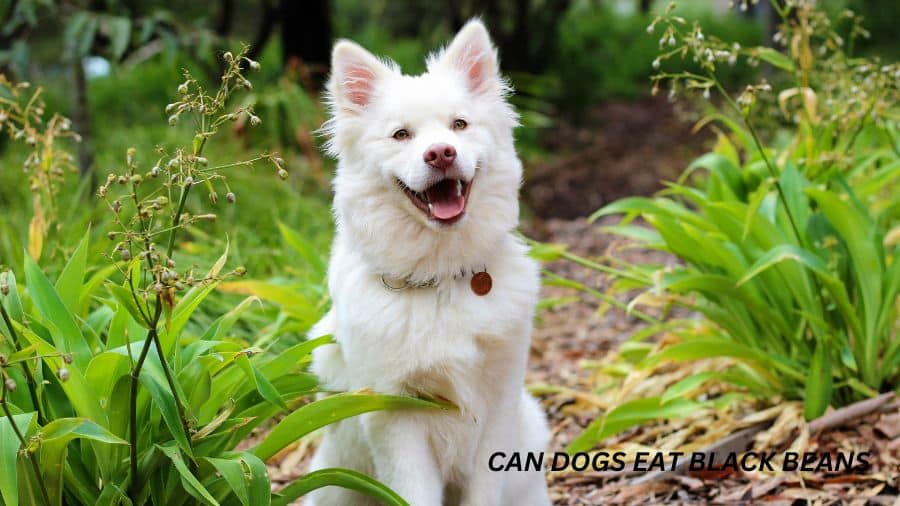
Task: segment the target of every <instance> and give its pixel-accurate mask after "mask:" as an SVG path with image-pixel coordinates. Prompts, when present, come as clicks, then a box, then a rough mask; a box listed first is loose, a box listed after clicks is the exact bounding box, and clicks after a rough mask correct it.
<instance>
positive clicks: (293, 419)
mask: <svg viewBox="0 0 900 506" xmlns="http://www.w3.org/2000/svg"><path fill="white" fill-rule="evenodd" d="M422 408H438V409H448V408H449V406H448V405H446V404H439V403H437V402H434V401H428V400H425V399H419V398H416V397H404V396H397V395H383V394H374V393H366V392H348V393H342V394H337V395H332V396H331V397H326V398H324V399H320V400H317V401H315V402H312V403H310V404H307V405H305V406H303V407H301V408H300V409H298V410H296V411H294V412H293V413H291V414H290V415H288V416H286V417H285V418H284V420H282V421H281V422H279V423H278V425H276V426H275V427H274V428H273V429H272V431H271V432H270V433H269V435H268V436H266V437H265V439H263V440H262V442H261V443H259V445H257V446H256V447H255V448H254V449H253V450H252V451H253V453H254V454H255V455H256V456H258V457H259V458H261V459H263V460H268V459H269V458H271V457H272V456H273V455H275V454H276V453H278V452H279V451H281V450H282V449H283V448H284V447H286V446H287V445H289V444H291V443H293V442H295V441H297V440H298V439H300V438H301V437H303V436H305V435H306V434H309V433H310V432H312V431H314V430H316V429H318V428H320V427H324V426H326V425H328V424H331V423H334V422H336V421H338V420H343V419H345V418H350V417H352V416H356V415H360V414H362V413H368V412H370V411H377V410H382V409H422Z"/></svg>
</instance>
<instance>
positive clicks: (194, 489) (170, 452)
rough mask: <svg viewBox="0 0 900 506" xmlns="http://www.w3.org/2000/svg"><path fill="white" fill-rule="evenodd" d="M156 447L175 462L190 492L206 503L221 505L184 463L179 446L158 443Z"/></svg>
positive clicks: (183, 482)
mask: <svg viewBox="0 0 900 506" xmlns="http://www.w3.org/2000/svg"><path fill="white" fill-rule="evenodd" d="M156 447H157V448H159V450H160V451H161V452H163V454H164V455H165V456H166V457H169V459H170V460H171V461H172V463H173V464H175V469H176V470H177V471H178V474H180V475H181V483H182V485H184V488H185V490H187V492H188V493H189V494H191V495H192V496H194V497H195V498H196V499H197V500H198V501H200V502H202V503H204V504H208V505H211V506H219V502H218V501H216V499H215V498H214V497H213V496H212V495H211V494H210V493H209V491H208V490H206V487H204V486H203V484H202V483H200V482H199V481H198V480H197V478H196V477H195V476H194V474H193V473H191V470H190V469H188V466H187V464H185V463H184V459H183V458H181V454H180V453H179V452H178V448H176V447H175V446H172V445H166V446H163V445H156Z"/></svg>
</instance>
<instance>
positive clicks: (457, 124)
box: [453, 119, 469, 130]
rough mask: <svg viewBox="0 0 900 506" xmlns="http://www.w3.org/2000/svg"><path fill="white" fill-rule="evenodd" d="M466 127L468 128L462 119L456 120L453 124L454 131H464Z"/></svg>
mask: <svg viewBox="0 0 900 506" xmlns="http://www.w3.org/2000/svg"><path fill="white" fill-rule="evenodd" d="M467 126H469V124H468V123H466V120H464V119H457V120H456V121H454V122H453V129H454V130H463V129H465V128H466V127H467Z"/></svg>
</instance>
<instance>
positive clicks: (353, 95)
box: [328, 40, 390, 111]
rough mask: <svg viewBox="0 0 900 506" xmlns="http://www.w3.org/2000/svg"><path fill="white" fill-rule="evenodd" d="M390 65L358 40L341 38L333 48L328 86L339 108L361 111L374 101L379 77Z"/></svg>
mask: <svg viewBox="0 0 900 506" xmlns="http://www.w3.org/2000/svg"><path fill="white" fill-rule="evenodd" d="M389 72H390V69H389V68H388V67H387V66H386V65H385V64H384V63H382V62H381V60H379V59H378V58H376V57H375V55H373V54H372V53H370V52H368V51H366V50H365V49H363V48H362V47H361V46H360V45H359V44H356V43H354V42H350V41H349V40H340V41H338V42H337V44H335V45H334V50H333V51H332V52H331V79H330V80H329V82H328V89H329V91H330V92H331V97H332V100H333V101H334V103H335V105H336V106H337V107H338V108H339V109H343V110H348V111H359V110H361V109H364V108H365V107H366V106H368V105H369V104H370V103H371V102H372V98H373V97H374V95H375V89H376V88H375V87H376V84H377V82H378V80H379V79H381V78H382V77H384V76H385V74H387V73H389Z"/></svg>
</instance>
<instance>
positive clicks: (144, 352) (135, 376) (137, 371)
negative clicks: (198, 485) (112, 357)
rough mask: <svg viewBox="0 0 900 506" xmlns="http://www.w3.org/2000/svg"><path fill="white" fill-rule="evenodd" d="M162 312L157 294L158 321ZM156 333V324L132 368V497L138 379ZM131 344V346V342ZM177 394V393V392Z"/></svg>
mask: <svg viewBox="0 0 900 506" xmlns="http://www.w3.org/2000/svg"><path fill="white" fill-rule="evenodd" d="M160 313H162V301H161V300H160V297H159V296H158V295H157V296H156V314H155V315H154V318H153V320H154V321H158V320H159V315H160ZM154 335H156V326H155V325H153V326H151V327H150V330H149V331H148V332H147V337H146V339H144V346H143V347H142V348H141V354H140V355H139V356H138V361H137V364H135V366H134V369H132V370H131V395H130V406H129V408H130V409H129V415H130V420H129V431H128V439H129V441H128V442H129V443H130V445H131V449H130V459H129V460H130V463H131V481H130V485H129V486H130V488H131V496H132V498H136V497H137V493H138V490H137V489H136V486H135V484H136V482H137V475H138V446H137V438H138V436H137V395H138V381H139V380H140V377H141V369H142V368H143V367H144V360H146V359H147V353H148V352H149V351H150V344H151V343H153V341H154ZM129 346H131V345H130V344H129ZM176 395H177V394H176Z"/></svg>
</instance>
